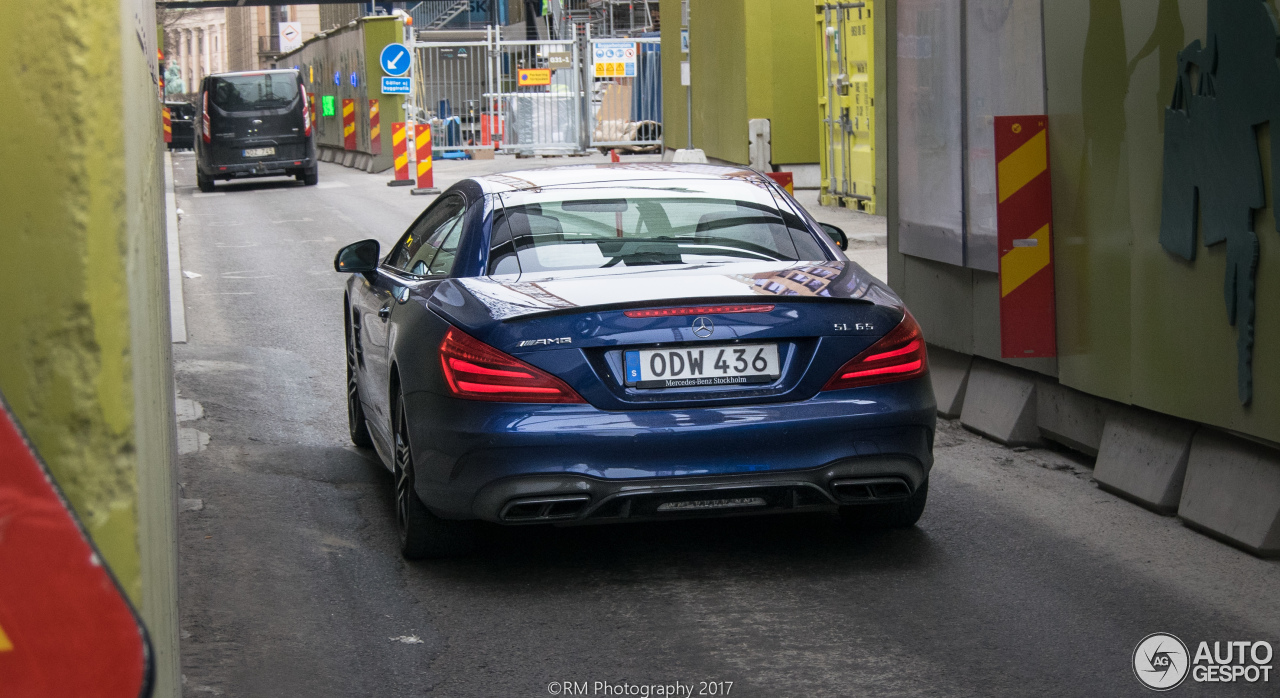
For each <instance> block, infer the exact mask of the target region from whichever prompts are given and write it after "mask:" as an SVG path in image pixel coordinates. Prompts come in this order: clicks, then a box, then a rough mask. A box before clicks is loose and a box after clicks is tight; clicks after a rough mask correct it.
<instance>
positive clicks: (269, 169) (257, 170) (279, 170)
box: [205, 158, 316, 179]
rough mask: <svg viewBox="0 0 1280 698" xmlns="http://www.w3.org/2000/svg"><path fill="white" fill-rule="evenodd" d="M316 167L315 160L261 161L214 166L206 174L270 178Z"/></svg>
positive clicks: (225, 177) (212, 175) (227, 176)
mask: <svg viewBox="0 0 1280 698" xmlns="http://www.w3.org/2000/svg"><path fill="white" fill-rule="evenodd" d="M315 167H316V160H315V158H293V159H290V160H261V161H258V162H246V163H239V164H232V165H212V166H210V167H208V168H205V169H206V174H208V175H209V176H211V177H214V178H221V179H230V178H232V177H270V176H273V175H282V174H292V173H295V172H301V171H303V170H311V169H314V168H315Z"/></svg>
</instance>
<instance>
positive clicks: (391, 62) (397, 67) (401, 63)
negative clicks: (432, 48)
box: [378, 44, 413, 77]
mask: <svg viewBox="0 0 1280 698" xmlns="http://www.w3.org/2000/svg"><path fill="white" fill-rule="evenodd" d="M411 63H413V59H412V58H410V57H409V49H407V48H405V46H404V44H387V45H386V46H384V47H383V48H382V53H381V54H379V56H378V64H379V65H381V66H382V72H384V73H386V74H387V75H390V76H392V77H399V76H401V75H404V74H406V73H408V72H409V65H410V64H411Z"/></svg>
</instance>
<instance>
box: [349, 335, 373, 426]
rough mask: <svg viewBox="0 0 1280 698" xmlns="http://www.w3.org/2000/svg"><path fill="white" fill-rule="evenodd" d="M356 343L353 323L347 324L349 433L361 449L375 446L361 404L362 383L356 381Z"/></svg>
mask: <svg viewBox="0 0 1280 698" xmlns="http://www.w3.org/2000/svg"><path fill="white" fill-rule="evenodd" d="M358 368H359V367H358V366H357V365H356V341H355V336H354V334H353V331H352V327H351V323H350V322H347V431H348V432H350V434H351V443H353V444H355V445H357V446H359V447H360V448H369V447H371V446H373V439H372V438H371V437H370V436H369V425H368V424H366V423H365V417H364V405H362V404H361V403H360V383H359V382H357V381H356V371H357V369H358Z"/></svg>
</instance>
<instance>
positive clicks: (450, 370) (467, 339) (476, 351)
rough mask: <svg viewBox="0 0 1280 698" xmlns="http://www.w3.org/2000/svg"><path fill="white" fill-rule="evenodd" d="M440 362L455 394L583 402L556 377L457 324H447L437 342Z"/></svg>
mask: <svg viewBox="0 0 1280 698" xmlns="http://www.w3.org/2000/svg"><path fill="white" fill-rule="evenodd" d="M440 363H441V366H442V368H443V369H444V378H445V380H446V381H447V382H448V383H449V391H450V392H452V393H453V395H454V397H460V398H463V399H466V400H488V401H491V402H559V403H565V402H586V400H583V399H582V397H581V396H579V395H578V393H577V392H575V391H574V390H573V388H570V387H569V386H568V384H567V383H565V382H564V381H562V380H560V379H559V378H556V377H555V376H553V375H551V374H550V373H547V372H546V371H543V370H542V369H539V368H534V367H533V366H530V365H529V364H527V363H525V362H523V361H521V360H520V359H517V358H516V357H514V356H510V355H508V354H504V353H502V352H500V351H498V350H497V349H494V348H493V347H491V346H489V345H488V344H485V343H484V342H481V341H480V340H478V339H476V338H475V337H472V336H471V335H468V334H467V333H465V332H463V331H461V330H459V329H458V328H456V327H450V328H449V331H448V332H447V333H445V335H444V341H442V342H440Z"/></svg>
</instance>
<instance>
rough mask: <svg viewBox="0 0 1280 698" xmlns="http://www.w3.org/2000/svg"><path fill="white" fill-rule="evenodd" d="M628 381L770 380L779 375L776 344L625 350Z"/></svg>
mask: <svg viewBox="0 0 1280 698" xmlns="http://www.w3.org/2000/svg"><path fill="white" fill-rule="evenodd" d="M626 369H627V381H626V382H627V385H632V386H635V387H637V388H691V387H702V386H707V387H712V386H719V385H741V384H745V383H769V382H771V381H773V380H774V379H776V378H777V377H778V376H779V375H781V372H782V369H781V365H780V364H779V362H778V345H777V344H728V345H711V346H705V347H679V348H674V349H634V350H632V351H628V352H627V353H626Z"/></svg>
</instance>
